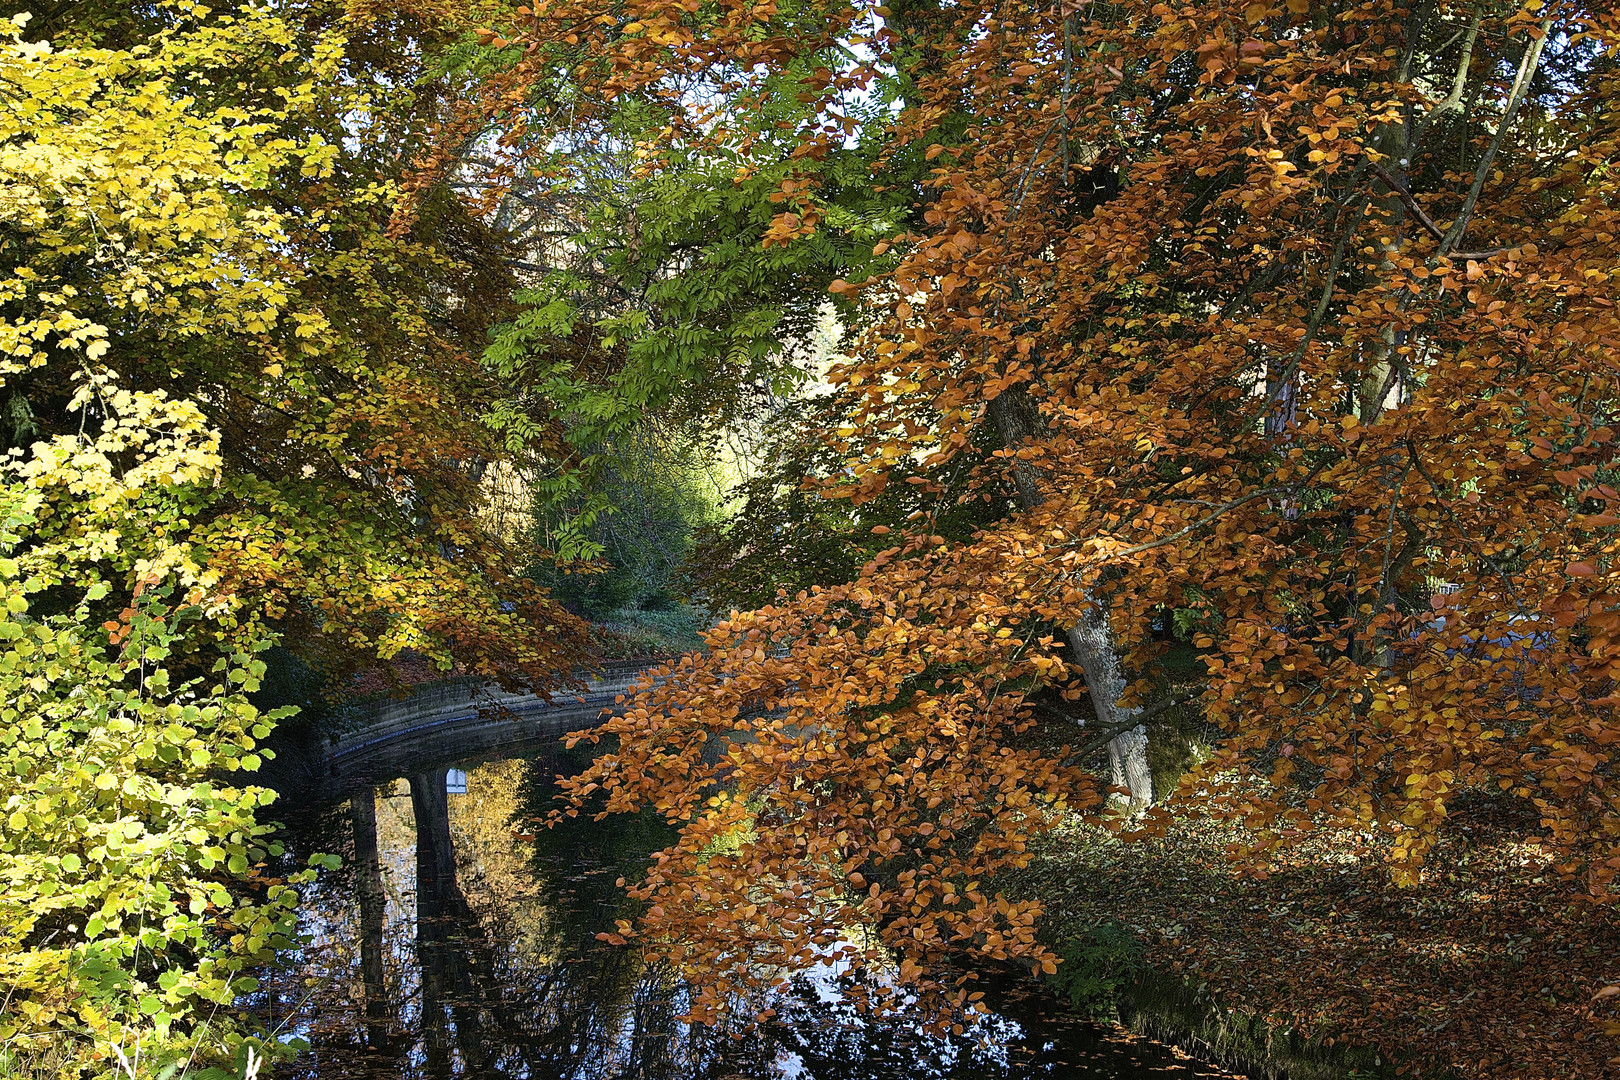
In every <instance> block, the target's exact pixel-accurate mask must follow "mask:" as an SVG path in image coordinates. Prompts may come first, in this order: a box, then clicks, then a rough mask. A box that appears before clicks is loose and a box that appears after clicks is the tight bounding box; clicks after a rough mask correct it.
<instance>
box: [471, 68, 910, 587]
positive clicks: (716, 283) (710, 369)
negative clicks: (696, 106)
mask: <svg viewBox="0 0 1620 1080" xmlns="http://www.w3.org/2000/svg"><path fill="white" fill-rule="evenodd" d="M778 78H779V80H780V82H781V92H780V93H779V94H775V95H769V96H768V101H769V105H768V107H767V108H766V109H765V111H764V112H763V113H762V114H760V115H754V116H749V117H747V118H745V122H747V123H748V124H750V125H751V126H752V127H753V128H755V129H756V130H754V131H753V132H752V134H751V135H750V136H749V138H748V140H746V148H743V147H738V148H734V149H731V150H718V149H716V148H714V147H705V148H703V149H702V150H697V149H690V148H682V147H681V146H679V145H670V143H669V141H668V139H667V131H666V129H665V128H664V124H665V114H664V113H663V112H661V111H659V110H658V109H657V108H653V107H651V106H649V105H647V104H646V103H645V102H638V101H635V100H629V99H627V100H626V101H625V102H623V103H622V104H621V105H620V107H619V108H618V111H617V112H616V114H615V118H614V120H613V122H612V123H611V124H609V125H608V127H607V130H605V131H602V132H600V133H597V134H596V135H595V136H594V137H592V138H590V139H584V137H583V136H580V135H579V134H578V133H572V134H570V135H569V136H568V137H559V138H558V139H557V141H556V144H555V145H548V146H546V147H529V148H528V149H527V151H526V153H527V156H528V159H529V161H530V162H531V166H532V168H533V169H534V170H535V171H536V172H538V173H541V174H543V175H545V176H548V177H551V178H553V179H551V180H550V181H549V182H548V183H549V186H547V187H545V188H543V189H541V190H539V191H535V192H527V193H525V192H521V191H520V192H519V193H518V194H517V195H515V196H514V199H515V201H517V202H519V203H520V204H522V205H523V206H524V207H525V208H527V207H530V206H532V205H535V204H541V205H548V206H549V205H552V204H554V203H558V202H561V203H564V204H565V205H566V206H567V210H566V212H564V213H553V214H550V215H544V214H542V215H532V214H531V216H532V217H538V218H540V219H542V220H543V221H544V223H545V225H546V227H547V228H548V229H550V230H553V231H556V230H565V231H566V232H567V233H568V239H567V242H566V243H564V244H560V245H559V244H556V243H555V242H548V241H545V240H535V241H532V242H533V243H534V244H535V246H536V253H535V254H534V256H533V258H534V259H536V260H538V261H537V262H534V263H531V264H530V265H531V267H532V269H533V271H534V272H535V274H536V276H535V277H534V278H533V279H532V281H531V283H530V285H529V287H528V288H525V289H523V290H521V291H519V292H518V293H517V295H516V297H515V299H516V301H517V303H518V304H519V305H521V310H520V312H519V314H518V315H517V317H516V318H515V319H513V320H512V321H511V322H509V323H507V324H505V325H503V326H501V327H499V328H497V330H496V331H495V332H494V335H493V340H492V342H491V344H490V346H489V348H488V350H487V351H486V353H485V357H484V359H485V362H486V363H487V364H488V365H489V366H490V368H491V369H492V370H493V371H495V372H496V373H497V374H498V376H499V377H500V378H501V379H502V380H503V381H504V382H506V383H507V384H509V385H510V386H512V387H513V389H514V392H513V393H512V394H511V395H510V396H509V397H508V398H506V399H505V400H503V401H501V402H500V403H498V404H497V405H496V406H495V407H494V408H492V409H491V410H490V411H489V413H488V414H487V417H486V422H487V423H489V424H490V426H491V427H493V428H494V429H495V430H496V431H498V432H500V433H501V434H502V435H504V436H506V437H507V438H508V439H510V440H512V444H513V445H516V444H518V443H520V442H524V441H531V442H532V441H534V440H536V439H539V438H541V437H542V436H543V435H544V434H546V433H548V432H549V433H550V434H551V436H552V437H553V438H554V439H555V441H556V443H555V448H554V452H555V453H556V455H557V457H558V458H559V459H560V460H561V461H562V462H563V465H564V467H562V468H558V469H555V470H552V471H551V472H550V473H548V475H547V476H546V477H545V478H544V479H543V480H541V481H540V482H539V484H538V487H537V494H538V496H539V498H540V501H541V503H542V505H543V506H545V507H547V508H549V509H550V510H552V511H554V512H556V511H564V512H562V513H560V514H559V515H558V516H557V520H556V526H557V527H556V529H555V530H554V551H555V553H556V555H557V557H558V558H559V559H561V560H564V561H568V560H573V559H590V558H594V557H596V556H598V555H600V554H602V553H603V550H604V548H603V543H602V541H601V539H600V538H598V537H595V536H593V535H592V529H593V527H594V526H595V525H596V522H597V520H598V518H599V516H600V515H601V514H603V513H605V512H607V511H608V509H609V508H611V507H614V506H616V505H617V504H616V503H615V502H614V501H613V498H612V495H611V493H610V492H608V491H606V490H604V489H603V486H602V483H601V481H600V478H599V477H598V475H597V474H598V473H599V471H601V470H604V469H611V468H612V464H613V463H612V448H614V447H617V446H619V445H620V444H621V443H622V442H623V441H624V440H625V439H626V437H627V436H629V435H630V434H631V433H632V432H633V431H634V430H635V429H636V428H637V427H638V426H639V425H641V424H642V423H644V421H645V419H646V417H647V416H649V415H651V414H657V415H659V416H660V417H662V418H663V419H664V420H665V421H666V422H669V423H673V424H676V425H682V424H687V423H697V424H699V425H700V426H703V425H710V424H714V423H717V422H719V423H723V422H726V421H730V420H733V419H735V418H737V417H738V416H739V415H740V414H741V413H743V412H746V411H748V410H749V409H751V408H752V407H753V406H754V405H756V404H757V403H758V402H759V401H760V400H761V398H762V396H764V395H767V394H772V393H775V394H781V393H786V392H788V391H790V390H793V389H796V388H797V387H798V386H799V385H800V384H801V383H802V382H803V381H804V380H805V378H806V377H808V376H809V375H810V374H812V373H810V372H807V371H805V370H804V369H803V367H802V365H801V362H800V357H799V356H798V354H797V353H796V351H795V346H796V345H798V344H800V343H802V342H804V341H806V340H808V339H809V338H810V337H811V336H812V335H813V334H814V332H815V328H816V326H817V324H818V322H819V321H820V319H821V315H822V311H823V309H824V307H825V305H826V304H827V302H828V292H827V289H828V286H829V285H830V284H831V283H832V282H833V281H834V280H835V279H837V278H839V277H840V276H845V277H850V278H857V279H858V278H863V277H865V276H866V275H867V274H868V273H870V272H871V270H872V269H873V268H874V267H875V266H877V265H879V263H880V258H879V257H878V256H876V255H874V253H873V249H874V246H875V245H876V244H877V243H878V241H880V240H883V239H885V238H889V237H892V236H893V235H894V234H895V233H896V232H897V231H898V229H899V227H900V223H901V222H902V220H903V217H904V202H903V199H902V197H901V196H900V195H899V194H898V193H896V192H892V191H891V192H886V193H884V192H877V191H874V189H873V186H872V184H871V178H870V163H871V160H872V153H871V152H870V151H869V150H867V149H865V148H862V147H858V146H851V147H848V148H844V149H840V150H838V151H835V152H833V153H831V154H829V155H827V157H826V158H825V159H823V160H819V161H809V160H807V159H804V158H802V157H795V156H794V153H793V151H794V149H795V146H796V143H795V140H794V138H793V137H792V135H791V130H793V129H794V128H796V126H797V122H798V121H799V120H800V119H802V117H800V116H799V115H798V114H799V113H801V112H802V111H803V110H804V108H805V106H803V105H802V104H799V103H798V98H797V93H796V90H795V89H794V87H793V85H792V84H793V77H790V76H779V77H778ZM779 127H780V128H781V129H782V130H779ZM650 147H657V148H658V161H657V163H656V165H653V164H648V163H646V162H645V161H644V160H643V159H644V158H645V157H646V156H647V154H648V153H649V150H648V148H650ZM811 171H814V172H815V174H816V175H815V177H814V179H813V180H812V179H811V178H810V176H809V173H810V172H811ZM801 176H802V177H804V179H802V180H798V181H797V182H798V183H801V184H804V185H814V186H816V187H817V189H818V191H819V193H820V195H819V197H820V198H821V199H822V200H823V218H822V220H821V226H820V228H819V229H818V230H816V231H815V233H814V234H813V235H808V236H803V237H798V238H795V239H792V240H791V241H789V242H786V243H764V242H762V241H763V240H765V239H766V238H767V236H768V234H769V232H770V229H771V226H772V222H773V219H775V218H776V217H777V215H778V214H779V213H780V212H781V210H782V206H781V205H780V199H781V188H782V185H783V183H784V181H785V180H789V179H790V178H796V177H801ZM525 212H528V211H527V209H526V210H525ZM559 217H561V218H564V219H565V220H564V221H563V222H558V221H557V218H559ZM513 227H514V229H515V230H517V231H518V232H519V235H520V237H521V236H522V235H523V233H522V229H521V227H520V225H519V224H517V223H514V226H513Z"/></svg>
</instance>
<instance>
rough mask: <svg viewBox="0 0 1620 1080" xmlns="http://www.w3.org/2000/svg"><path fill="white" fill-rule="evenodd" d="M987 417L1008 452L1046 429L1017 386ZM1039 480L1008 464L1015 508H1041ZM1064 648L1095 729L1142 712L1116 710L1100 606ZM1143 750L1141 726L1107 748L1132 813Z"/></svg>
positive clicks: (1113, 668)
mask: <svg viewBox="0 0 1620 1080" xmlns="http://www.w3.org/2000/svg"><path fill="white" fill-rule="evenodd" d="M987 412H988V414H989V417H990V421H991V423H993V424H995V425H996V432H997V434H999V435H1000V436H1001V442H1002V445H1003V446H1005V447H1006V448H1007V449H1009V450H1013V449H1017V448H1018V447H1020V446H1022V445H1023V444H1024V443H1025V442H1027V441H1028V440H1030V439H1032V438H1034V437H1036V436H1037V435H1040V434H1041V433H1043V432H1044V431H1045V430H1046V422H1045V420H1044V419H1043V418H1042V416H1041V413H1040V409H1039V407H1038V406H1037V405H1036V404H1035V402H1034V400H1032V399H1031V398H1030V396H1029V394H1028V393H1027V392H1026V391H1025V390H1024V388H1023V387H1021V386H1015V387H1010V388H1008V389H1006V390H1004V391H1002V392H1001V393H1000V394H998V395H997V396H996V397H995V398H993V399H991V401H990V404H989V407H988V410H987ZM1040 475H1041V474H1040V470H1039V469H1038V468H1037V467H1036V466H1034V465H1032V464H1031V463H1030V462H1028V461H1023V460H1019V459H1014V460H1013V482H1014V483H1015V484H1016V485H1017V488H1018V501H1019V504H1020V505H1021V506H1023V508H1024V509H1025V510H1032V509H1034V508H1035V507H1037V506H1039V505H1040V504H1041V501H1042V499H1041V494H1040V486H1039V483H1040ZM1086 598H1087V599H1088V600H1093V599H1094V596H1093V592H1092V590H1090V589H1087V590H1086ZM1069 644H1070V646H1071V647H1073V649H1074V655H1075V660H1076V661H1077V662H1078V663H1079V664H1080V670H1081V671H1083V672H1084V673H1085V676H1086V687H1087V688H1088V689H1089V690H1090V692H1091V705H1092V708H1093V710H1094V711H1095V712H1096V714H1097V723H1098V724H1099V725H1101V726H1103V727H1105V728H1106V727H1112V726H1114V725H1115V724H1119V723H1123V722H1125V721H1127V720H1129V719H1130V718H1131V717H1132V716H1134V715H1137V714H1139V713H1140V712H1141V711H1142V710H1141V709H1140V708H1136V709H1123V708H1121V707H1120V704H1119V699H1120V698H1121V697H1122V696H1123V695H1124V693H1125V688H1126V686H1128V685H1129V680H1128V679H1126V677H1125V663H1124V661H1123V660H1121V659H1120V655H1119V646H1118V644H1117V643H1116V642H1115V640H1114V633H1113V629H1112V628H1111V627H1110V626H1109V625H1108V608H1107V606H1106V604H1105V603H1103V602H1102V601H1100V600H1096V602H1093V603H1090V604H1088V605H1087V606H1086V609H1085V611H1084V612H1083V613H1081V615H1080V617H1079V619H1078V621H1076V622H1075V624H1074V625H1073V626H1071V627H1070V628H1069ZM1147 748H1148V734H1147V727H1146V726H1145V725H1138V726H1137V727H1134V728H1131V729H1130V730H1128V731H1124V732H1121V733H1120V734H1118V735H1116V736H1115V737H1114V738H1113V739H1112V740H1110V741H1109V743H1108V763H1109V773H1110V775H1109V783H1110V784H1112V785H1113V786H1115V787H1122V788H1126V789H1128V790H1129V793H1130V794H1129V800H1130V809H1132V810H1138V809H1140V808H1142V807H1144V806H1147V805H1149V804H1150V803H1152V802H1153V772H1152V770H1151V769H1149V768H1148V757H1147Z"/></svg>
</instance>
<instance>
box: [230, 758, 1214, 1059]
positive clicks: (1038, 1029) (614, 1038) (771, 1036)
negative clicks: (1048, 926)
mask: <svg viewBox="0 0 1620 1080" xmlns="http://www.w3.org/2000/svg"><path fill="white" fill-rule="evenodd" d="M558 754H559V751H557V750H555V749H554V748H547V749H544V750H541V751H535V752H531V755H530V756H529V757H526V758H518V759H512V760H505V761H491V762H485V763H482V764H468V765H466V766H465V792H464V793H459V792H458V793H453V794H452V793H447V779H449V777H447V767H431V768H425V769H423V770H422V771H418V772H413V773H410V774H409V775H408V776H406V777H404V778H402V779H399V780H393V781H388V782H383V783H377V784H375V785H374V786H373V785H368V784H362V785H361V786H359V787H356V788H354V789H353V790H352V792H351V795H350V797H349V799H348V800H347V802H345V803H342V804H339V805H336V806H329V807H326V808H323V809H321V810H319V811H316V812H313V813H311V814H310V815H309V817H308V818H307V819H306V820H303V821H300V822H297V823H296V824H295V826H294V828H293V829H292V830H291V837H290V839H291V846H292V849H293V850H292V852H291V857H292V858H294V859H299V858H301V857H302V856H303V855H305V854H307V853H309V852H312V851H336V852H339V853H340V854H342V855H343V856H344V869H343V870H342V871H339V872H336V873H332V874H329V875H327V876H326V877H325V878H324V879H323V880H322V881H321V882H320V883H319V884H318V885H317V886H315V887H312V888H311V889H310V890H308V894H307V896H306V903H305V906H304V915H303V924H304V925H303V929H304V932H305V934H307V935H308V938H309V940H308V942H307V944H306V945H305V946H304V947H303V948H302V949H301V950H300V951H299V952H298V953H296V954H295V955H293V956H292V957H290V961H291V962H290V963H289V964H288V965H287V966H286V967H285V968H284V969H283V970H281V971H279V972H277V973H276V974H275V975H274V976H273V977H272V978H270V979H268V980H267V981H266V986H265V989H264V991H263V993H262V995H261V997H260V1000H259V1001H258V1002H257V1007H258V1008H259V1009H260V1010H261V1012H262V1014H263V1015H264V1017H265V1019H266V1020H267V1021H268V1022H269V1023H271V1024H272V1025H273V1026H277V1027H279V1029H280V1030H281V1031H282V1033H283V1034H284V1035H299V1036H302V1037H303V1038H305V1039H307V1040H308V1041H309V1043H310V1049H309V1051H308V1052H307V1053H305V1054H303V1055H302V1056H301V1057H300V1059H299V1060H298V1061H297V1062H296V1063H295V1065H294V1066H293V1067H292V1068H289V1069H287V1070H285V1072H284V1074H285V1075H288V1076H296V1077H321V1078H328V1080H330V1078H336V1077H362V1078H366V1077H369V1078H382V1077H402V1078H403V1077H412V1078H414V1077H424V1078H425V1077H433V1078H439V1077H452V1076H454V1077H502V1078H513V1080H518V1078H531V1077H532V1078H547V1080H550V1078H556V1080H563V1078H568V1080H620V1078H623V1080H632V1078H634V1080H664V1078H670V1080H673V1078H677V1077H680V1078H688V1077H690V1078H700V1080H733V1078H742V1077H750V1078H751V1077H781V1078H793V1080H798V1078H803V1080H883V1078H888V1077H906V1078H908V1080H925V1078H935V1077H937V1078H956V1077H974V1078H981V1077H982V1078H1009V1080H1010V1078H1013V1077H1036V1076H1051V1077H1099V1078H1100V1077H1109V1078H1121V1080H1134V1078H1146V1077H1149V1076H1152V1077H1166V1076H1178V1077H1194V1076H1216V1075H1220V1074H1219V1073H1218V1072H1217V1071H1215V1070H1213V1069H1209V1068H1205V1067H1198V1066H1196V1065H1195V1064H1194V1063H1192V1062H1188V1061H1186V1060H1185V1059H1184V1058H1181V1057H1180V1056H1179V1055H1178V1054H1177V1053H1176V1052H1175V1051H1172V1050H1170V1049H1169V1048H1166V1047H1162V1046H1158V1045H1156V1044H1152V1043H1146V1042H1142V1041H1139V1040H1133V1039H1130V1038H1127V1037H1125V1036H1123V1035H1120V1034H1118V1033H1116V1032H1113V1031H1112V1030H1111V1029H1108V1028H1103V1027H1098V1026H1095V1025H1091V1024H1088V1023H1084V1022H1079V1021H1075V1020H1073V1019H1070V1018H1065V1017H1064V1016H1062V1015H1061V1013H1060V1011H1059V1010H1057V1009H1056V1008H1055V1006H1054V1003H1053V1002H1052V1001H1051V1000H1050V999H1049V998H1047V997H1045V996H1044V995H1042V994H1041V993H1040V992H1039V991H1038V990H1037V989H1036V988H1034V987H1033V986H1031V985H1025V984H1020V983H1017V982H1013V983H1008V984H1004V985H990V986H987V987H985V988H986V989H987V990H989V991H990V994H989V1000H990V1001H992V1002H993V1003H994V1006H995V1011H994V1012H993V1013H992V1014H991V1015H990V1016H988V1017H985V1018H982V1019H981V1020H980V1021H979V1022H978V1023H977V1025H976V1026H975V1027H973V1028H970V1030H969V1031H968V1032H967V1033H966V1034H965V1035H964V1036H963V1037H960V1038H955V1039H939V1038H931V1037H927V1036H925V1035H923V1034H921V1033H920V1031H919V1029H918V1026H917V1024H916V1022H915V1018H907V1017H905V1016H903V1015H901V1016H891V1017H887V1018H885V1019H883V1020H881V1021H877V1020H873V1019H872V1018H869V1017H863V1016H860V1015H858V1014H857V1013H856V1012H855V1010H854V1009H853V1007H852V1006H851V1005H850V1004H849V1003H848V1001H846V1000H845V999H844V998H843V997H842V996H841V995H840V994H839V992H838V987H837V984H836V981H835V980H834V979H833V978H832V977H831V976H830V975H828V974H822V975H820V976H818V977H815V978H810V977H806V978H801V979H799V980H796V981H795V983H794V984H793V986H792V987H791V989H790V990H789V991H787V992H784V993H781V994H779V995H776V996H775V997H773V998H771V999H770V1000H769V1001H768V1002H762V1003H761V1004H769V1005H770V1006H771V1007H772V1008H774V1009H775V1010H776V1016H775V1017H774V1019H773V1020H771V1021H770V1022H769V1023H768V1024H766V1025H762V1026H760V1027H758V1028H756V1029H753V1030H746V1031H745V1030H742V1029H732V1030H728V1029H724V1028H719V1029H710V1028H704V1027H701V1026H698V1027H693V1026H691V1025H687V1024H683V1023H681V1022H680V1021H679V1019H678V1017H679V1016H680V1015H681V1014H682V1013H683V1012H684V1011H685V1009H686V995H685V992H684V990H683V988H682V986H681V985H680V982H679V980H677V979H675V978H674V977H673V976H672V975H671V974H670V973H669V972H667V971H663V970H659V969H656V968H651V967H649V966H647V965H644V964H643V963H642V962H641V960H640V957H639V955H638V954H637V953H636V952H635V951H633V950H631V949H625V948H613V947H610V946H606V945H602V944H600V943H599V942H597V940H596V934H597V933H599V932H603V931H609V930H612V929H613V928H614V921H615V920H616V919H618V918H625V917H628V915H629V912H627V911H626V910H625V907H624V905H625V903H626V901H625V899H624V896H623V893H622V891H621V890H620V889H619V888H618V887H617V886H616V884H615V882H616V880H617V879H618V878H619V877H620V876H622V875H633V874H635V873H636V872H637V871H638V870H639V868H640V867H641V866H642V865H643V864H644V862H645V858H646V855H647V853H648V852H649V851H652V850H654V849H656V848H657V847H660V846H662V845H663V844H664V843H665V842H667V840H668V838H669V834H668V833H667V831H666V828H665V826H663V824H662V823H661V822H659V821H658V820H656V818H651V817H619V818H613V819H609V820H608V821H605V822H601V823H595V822H590V821H588V820H585V819H576V820H574V821H571V822H568V823H567V824H566V825H565V826H564V827H562V828H559V829H555V830H549V831H547V830H542V831H540V832H539V833H538V835H536V836H535V837H534V838H533V840H520V839H516V838H514V830H515V829H517V828H521V826H522V823H523V822H524V821H525V820H526V819H527V818H529V817H530V816H532V815H534V814H538V813H541V812H543V811H544V810H546V809H548V808H549V807H550V805H551V795H552V787H551V778H552V777H553V776H554V775H555V774H556V773H557V772H558V771H569V770H571V769H572V768H575V767H577V766H578V765H579V764H580V763H579V762H573V761H566V760H563V761H559V760H558ZM448 786H449V787H450V789H451V790H452V791H457V790H458V789H459V788H461V786H462V785H461V784H460V783H451V784H449V785H448ZM987 981H988V980H987ZM278 1075H283V1073H280V1072H278Z"/></svg>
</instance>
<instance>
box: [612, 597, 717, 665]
mask: <svg viewBox="0 0 1620 1080" xmlns="http://www.w3.org/2000/svg"><path fill="white" fill-rule="evenodd" d="M601 621H602V626H603V627H604V628H605V629H606V630H607V631H608V632H609V633H611V634H613V635H614V637H615V638H616V639H617V640H616V641H614V642H610V643H609V644H610V646H612V647H611V650H610V651H612V652H613V653H614V654H616V655H622V656H625V657H636V656H676V655H679V654H681V653H689V652H693V651H695V650H698V649H702V648H703V637H702V634H703V631H705V630H707V629H708V628H709V626H710V624H711V623H712V622H713V621H714V620H713V619H711V618H710V616H709V613H708V612H707V611H705V610H704V609H702V608H695V607H689V606H688V605H686V604H670V605H668V606H665V607H659V608H653V609H647V608H632V609H627V610H624V611H615V612H612V613H611V614H609V615H607V616H606V617H604V618H603V619H602V620H601Z"/></svg>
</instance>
